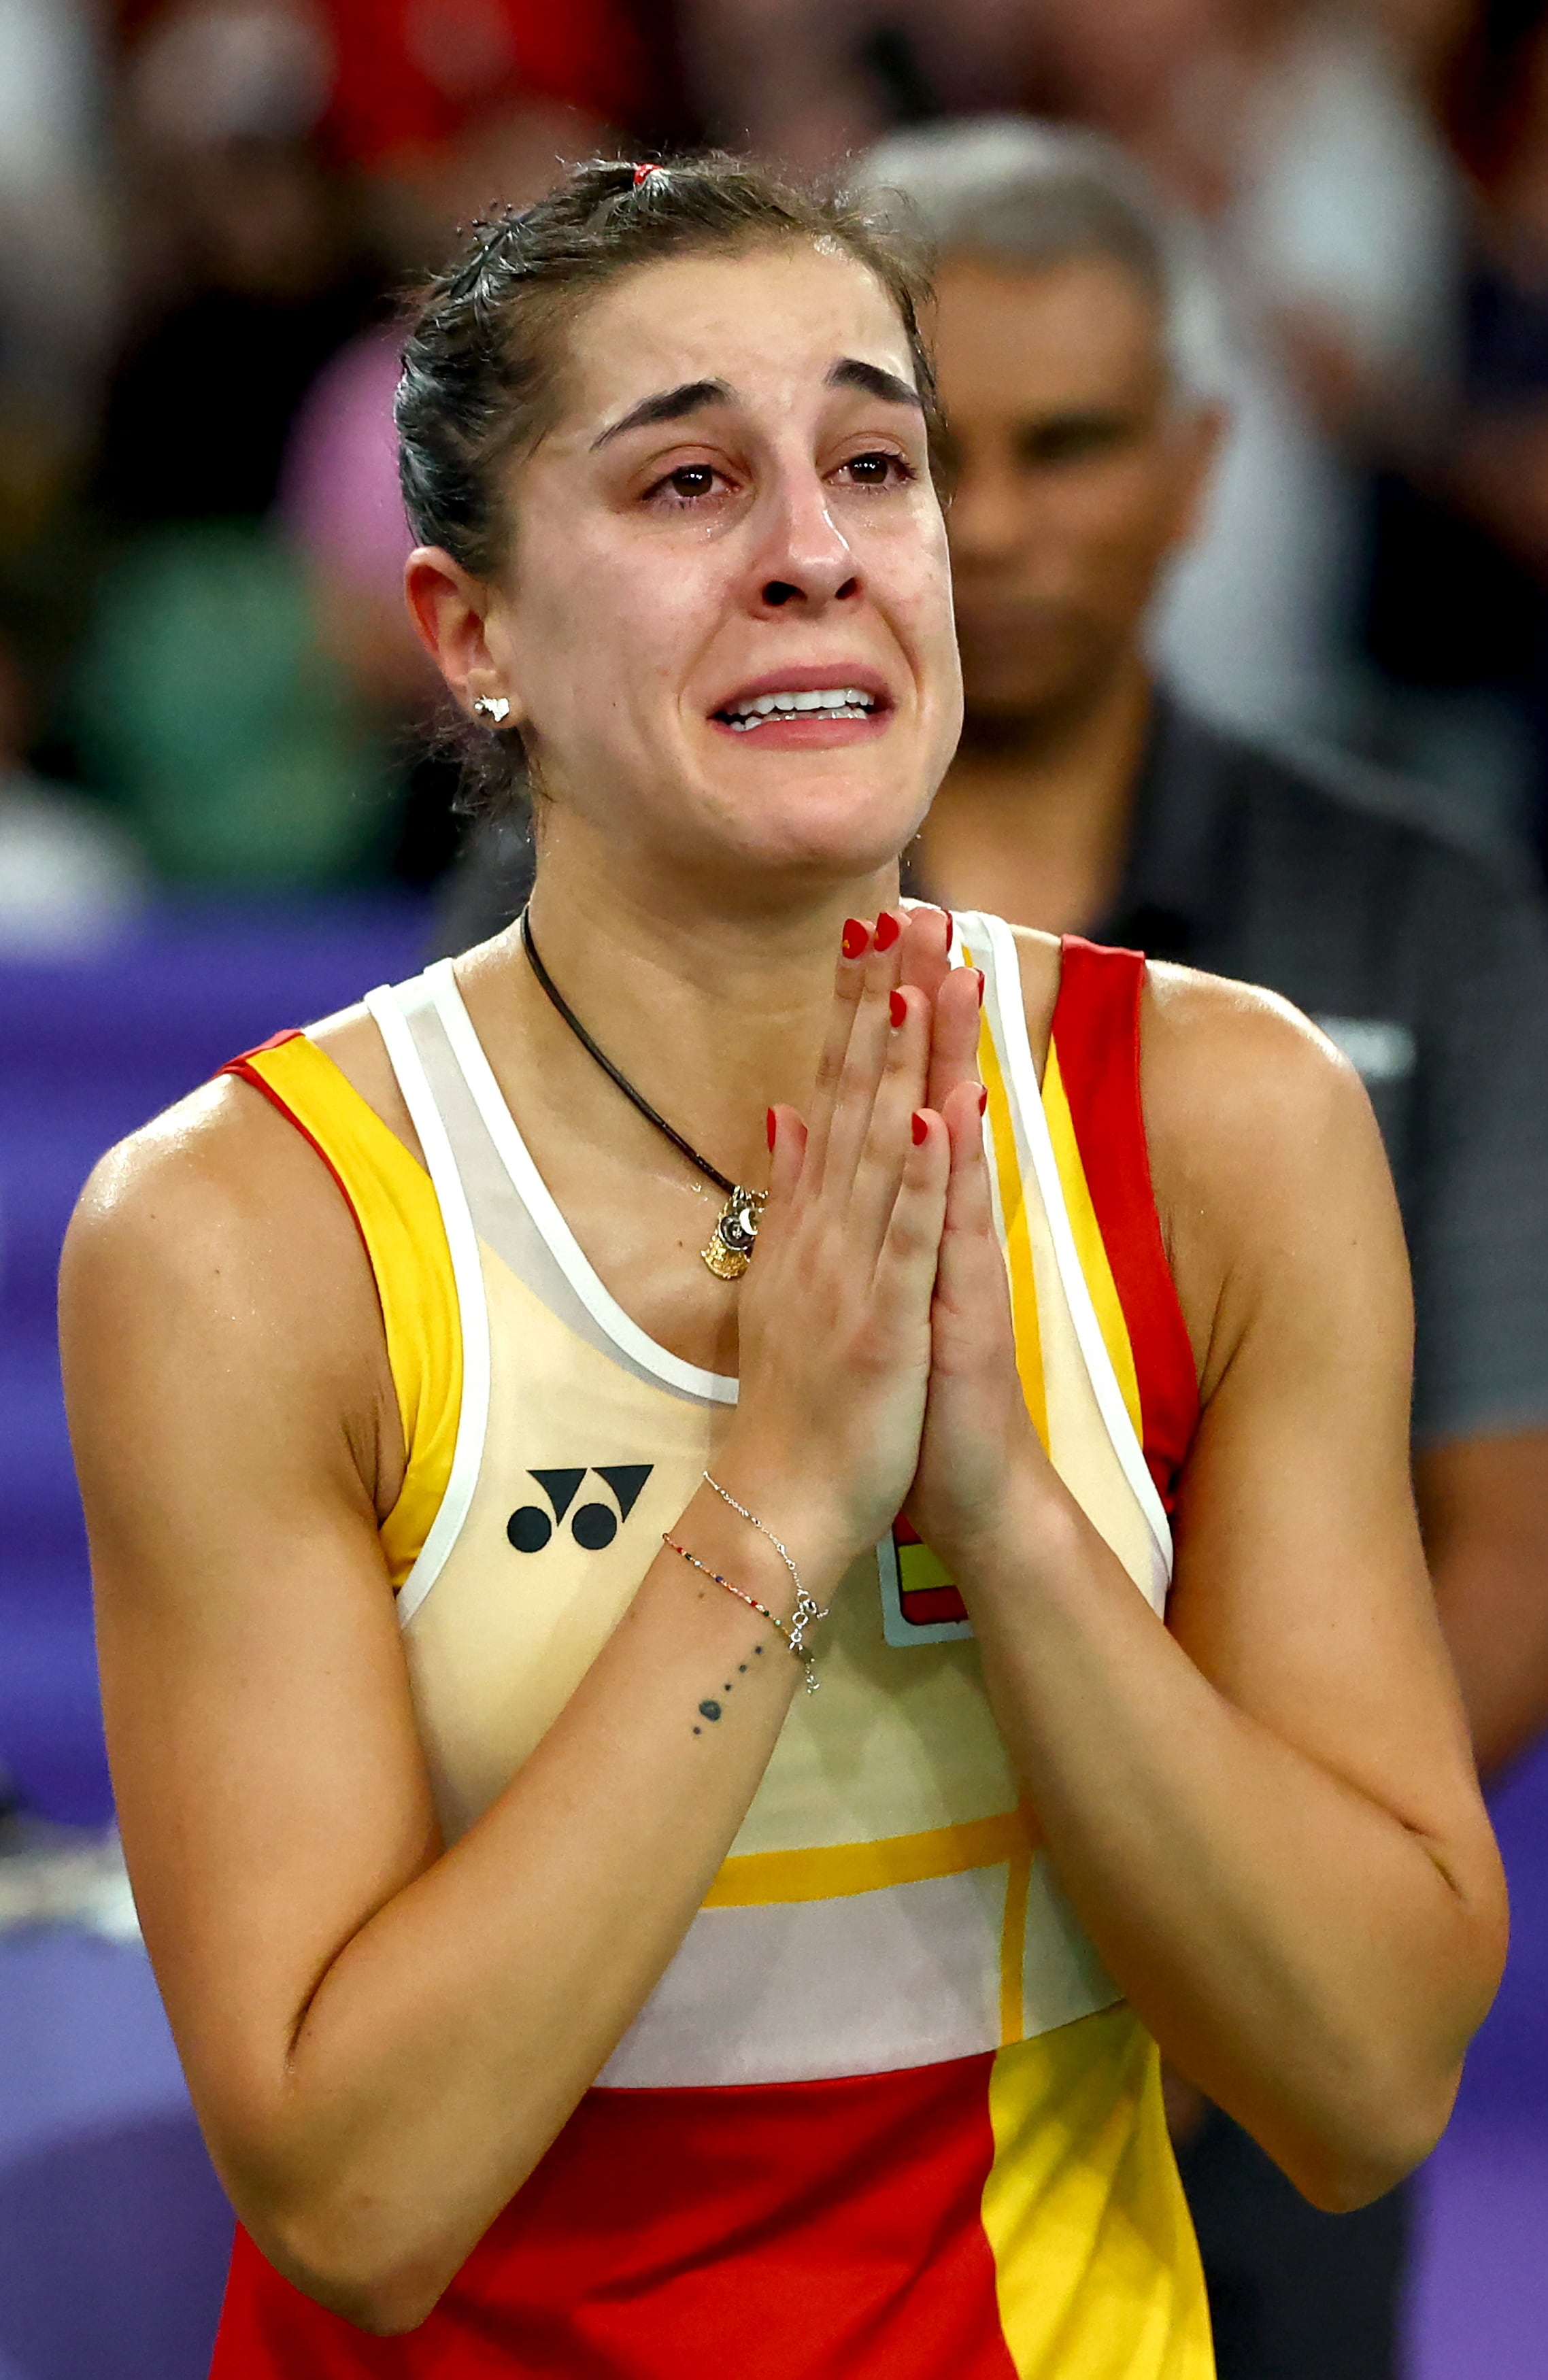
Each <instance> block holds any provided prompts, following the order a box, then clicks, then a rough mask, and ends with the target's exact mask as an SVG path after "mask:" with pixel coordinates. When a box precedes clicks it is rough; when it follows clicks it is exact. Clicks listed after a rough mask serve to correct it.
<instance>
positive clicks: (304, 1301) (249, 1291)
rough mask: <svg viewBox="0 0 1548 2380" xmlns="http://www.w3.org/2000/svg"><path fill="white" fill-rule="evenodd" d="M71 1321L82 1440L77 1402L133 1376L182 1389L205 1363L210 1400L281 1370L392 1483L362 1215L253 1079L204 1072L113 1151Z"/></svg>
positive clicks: (377, 1321) (90, 1222) (82, 1203)
mask: <svg viewBox="0 0 1548 2380" xmlns="http://www.w3.org/2000/svg"><path fill="white" fill-rule="evenodd" d="M60 1329H61V1341H62V1347H63V1353H64V1359H65V1369H66V1385H67V1392H68V1394H69V1396H70V1402H71V1406H72V1413H73V1414H74V1415H75V1417H76V1422H77V1427H78V1440H79V1423H80V1420H81V1417H82V1415H84V1414H86V1413H87V1412H88V1411H89V1410H91V1408H93V1407H94V1406H95V1405H96V1404H97V1403H99V1402H100V1400H101V1399H102V1398H103V1397H105V1398H106V1399H107V1402H108V1403H110V1404H111V1406H112V1407H113V1409H114V1410H115V1411H121V1408H122V1404H123V1401H124V1398H125V1396H126V1394H128V1393H129V1388H128V1384H130V1383H135V1384H138V1387H137V1390H136V1392H137V1393H138V1394H139V1395H140V1397H141V1398H142V1399H143V1398H149V1399H151V1400H152V1401H161V1402H163V1403H167V1404H173V1403H177V1402H178V1401H180V1399H181V1398H182V1396H183V1394H184V1391H185V1387H186V1384H187V1383H188V1382H190V1381H192V1380H194V1379H200V1380H202V1381H203V1382H204V1383H205V1384H206V1386H205V1393H206V1394H207V1396H208V1397H209V1398H210V1399H211V1400H212V1401H213V1400H216V1399H218V1398H220V1397H221V1396H222V1395H224V1394H225V1393H226V1387H225V1384H227V1383H229V1384H231V1392H232V1393H233V1394H235V1393H237V1387H236V1384H237V1383H238V1381H239V1382H240V1384H241V1390H240V1392H241V1394H242V1395H243V1396H246V1395H247V1394H249V1393H250V1392H251V1391H257V1390H260V1389H261V1387H262V1383H263V1382H264V1381H265V1380H268V1381H269V1382H270V1383H271V1385H272V1387H273V1390H274V1397H275V1399H276V1400H281V1399H283V1400H284V1401H285V1402H286V1403H287V1406H288V1409H289V1410H290V1411H291V1412H292V1413H294V1414H295V1415H297V1417H298V1419H299V1416H300V1415H301V1414H302V1413H303V1412H305V1413H306V1414H307V1415H310V1416H311V1418H312V1420H313V1421H315V1419H316V1417H317V1416H318V1415H321V1414H325V1415H335V1416H336V1417H337V1420H338V1422H339V1424H340V1427H341V1428H342V1430H343V1432H344V1435H345V1436H346V1437H347V1439H348V1440H349V1441H350V1442H351V1443H352V1444H354V1445H355V1446H356V1447H357V1448H358V1449H359V1450H360V1453H361V1457H362V1463H363V1466H364V1468H365V1469H366V1470H368V1471H369V1472H370V1473H371V1475H372V1483H373V1485H378V1484H379V1485H380V1486H381V1487H382V1488H383V1489H384V1492H385V1491H387V1490H389V1489H390V1488H391V1485H392V1477H393V1475H394V1473H395V1470H396V1462H395V1459H394V1453H393V1448H392V1436H391V1433H392V1428H393V1427H394V1415H395V1408H394V1399H393V1394H392V1383H391V1375H390V1371H389V1370H388V1367H387V1362H386V1350H385V1342H384V1335H383V1330H382V1323H381V1315H380V1308H379V1306H378V1304H377V1299H376V1292H375V1286H374V1283H373V1281H372V1273H371V1268H370V1265H369V1262H368V1260H367V1258H366V1255H365V1251H364V1249H363V1247H362V1246H361V1244H360V1234H359V1233H358V1231H357V1230H356V1227H355V1222H354V1218H353V1216H352V1215H351V1213H350V1211H349V1208H348V1207H347V1204H346V1202H345V1200H344V1198H343V1197H342V1196H341V1195H340V1193H339V1190H338V1187H337V1185H336V1184H335V1181H334V1180H333V1178H332V1176H331V1175H330V1173H329V1172H328V1170H327V1168H326V1167H325V1166H324V1165H323V1163H322V1162H321V1160H319V1158H318V1156H317V1154H316V1152H315V1151H314V1150H313V1149H312V1148H311V1147H310V1146H309V1144H308V1143H307V1142H306V1141H305V1140H304V1139H303V1138H302V1136H301V1135H300V1134H299V1132H297V1131H296V1130H295V1129H294V1127H293V1126H292V1125H291V1124H290V1123H288V1122H287V1121H286V1118H285V1117H284V1116H282V1115H281V1114H280V1113H279V1112H278V1111H276V1110H275V1109H274V1107H273V1106H271V1104H270V1103H269V1101H268V1100H266V1099H264V1098H263V1096H262V1093H261V1092H259V1091H257V1090H255V1089H253V1088H252V1087H251V1086H250V1085H249V1084H246V1083H243V1082H241V1081H239V1080H238V1079H236V1078H234V1077H232V1076H229V1075H227V1076H223V1077H221V1078H220V1079H218V1080H217V1081H215V1082H213V1083H210V1084H206V1085H205V1086H203V1087H201V1089H199V1090H197V1091H195V1092H193V1093H192V1094H190V1096H189V1098H187V1099H181V1100H179V1101H178V1103H177V1106H175V1107H172V1108H169V1109H167V1110H166V1111H165V1113H164V1114H162V1115H160V1116H158V1117H156V1118H155V1119H154V1120H153V1122H152V1123H148V1124H146V1125H145V1126H144V1127H143V1128H142V1129H141V1130H140V1131H139V1132H136V1133H133V1134H131V1135H129V1137H128V1139H127V1140H124V1141H121V1142H120V1143H119V1144H118V1146H117V1147H115V1148H112V1149H110V1150H109V1151H108V1153H107V1155H106V1156H105V1157H104V1158H103V1159H102V1160H100V1162H99V1163H98V1164H97V1166H96V1167H95V1169H94V1171H93V1172H92V1173H91V1178H90V1180H89V1181H88V1182H87V1184H86V1187H85V1189H84V1190H83V1191H82V1193H81V1196H80V1200H79V1205H78V1206H77V1208H76V1212H75V1215H74V1218H73V1219H72V1221H71V1223H70V1228H69V1231H68V1233H67V1238H66V1244H65V1251H64V1257H63V1261H62V1264H61V1268H60ZM210 1418H211V1423H212V1427H213V1413H212V1414H211V1415H210ZM144 1420H145V1423H146V1436H147V1439H150V1438H152V1437H153V1435H154V1432H153V1429H152V1427H151V1415H149V1414H145V1415H144Z"/></svg>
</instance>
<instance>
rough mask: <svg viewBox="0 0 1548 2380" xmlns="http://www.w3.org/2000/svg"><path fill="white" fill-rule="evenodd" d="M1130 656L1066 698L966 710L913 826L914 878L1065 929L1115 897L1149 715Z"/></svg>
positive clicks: (976, 903) (1145, 685)
mask: <svg viewBox="0 0 1548 2380" xmlns="http://www.w3.org/2000/svg"><path fill="white" fill-rule="evenodd" d="M1150 707H1151V689H1150V681H1149V677H1148V675H1147V673H1146V671H1145V667H1144V663H1143V662H1142V660H1141V659H1140V655H1139V654H1138V653H1128V654H1126V655H1125V656H1124V657H1123V659H1122V660H1121V662H1119V663H1118V665H1117V666H1116V667H1115V669H1114V670H1113V671H1112V673H1111V674H1109V675H1107V676H1106V677H1104V678H1103V681H1102V682H1101V684H1100V685H1099V686H1096V687H1094V688H1092V689H1089V690H1088V689H1085V688H1082V689H1081V692H1080V694H1079V697H1077V698H1071V699H1070V700H1068V701H1067V702H1063V703H1051V704H1048V705H1045V706H1042V708H1040V709H1038V710H1029V711H1025V712H1020V713H1017V714H1015V715H1011V716H1006V715H999V716H994V717H984V716H975V715H974V714H973V713H972V712H971V710H969V719H968V724H967V726H966V729H965V731H964V734H963V739H962V745H961V748H960V749H959V751H958V753H957V759H956V762H955V763H954V765H953V767H952V770H951V772H950V774H949V775H948V776H947V778H946V781H945V784H944V785H943V786H942V788H941V791H940V793H939V794H938V795H936V797H935V804H934V807H933V808H932V811H931V813H930V816H929V819H928V820H927V821H926V824H925V829H924V834H923V850H924V870H923V872H924V875H925V878H926V880H927V882H928V884H929V886H930V889H931V891H932V892H933V893H935V894H936V895H937V896H938V897H939V898H940V899H941V900H943V901H945V902H946V903H947V904H948V905H950V906H951V907H953V908H969V909H971V908H984V909H991V910H994V911H996V912H998V913H999V914H1000V915H1002V916H1005V917H1009V918H1010V919H1011V920H1012V921H1013V922H1014V923H1016V924H1018V925H1024V926H1041V927H1042V928H1043V929H1045V930H1046V931H1048V932H1050V933H1068V932H1072V931H1076V930H1079V929H1081V928H1083V927H1086V926H1090V925H1091V924H1093V923H1094V922H1095V920H1096V919H1097V918H1098V917H1101V915H1102V913H1103V909H1104V908H1105V907H1106V906H1107V905H1108V904H1109V902H1110V901H1111V900H1112V899H1113V897H1114V895H1115V892H1116V891H1117V889H1118V885H1119V882H1120V880H1121V878H1122V875H1123V868H1124V859H1125V855H1126V850H1127V840H1128V830H1129V822H1130V819H1131V817H1132V814H1133V806H1134V785H1135V778H1136V775H1137V772H1138V770H1139V765H1140V757H1141V755H1142V753H1143V750H1144V744H1145V736H1146V734H1147V731H1148V728H1149V722H1150Z"/></svg>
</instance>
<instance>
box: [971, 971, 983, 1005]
mask: <svg viewBox="0 0 1548 2380" xmlns="http://www.w3.org/2000/svg"><path fill="white" fill-rule="evenodd" d="M973 973H974V974H975V975H976V976H977V977H978V979H979V1006H980V1007H982V1006H983V969H982V968H981V967H975V968H974V969H973Z"/></svg>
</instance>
